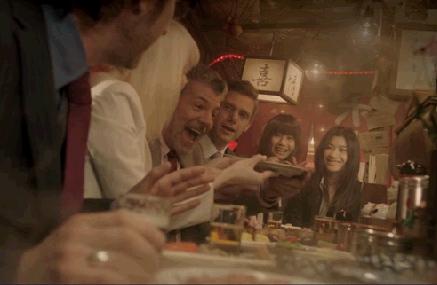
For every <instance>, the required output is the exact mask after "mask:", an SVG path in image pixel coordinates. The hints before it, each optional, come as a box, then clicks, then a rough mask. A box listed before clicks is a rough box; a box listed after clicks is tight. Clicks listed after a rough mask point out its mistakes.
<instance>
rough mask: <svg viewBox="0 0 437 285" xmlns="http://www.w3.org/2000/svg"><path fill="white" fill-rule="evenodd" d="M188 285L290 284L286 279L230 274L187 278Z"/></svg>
mask: <svg viewBox="0 0 437 285" xmlns="http://www.w3.org/2000/svg"><path fill="white" fill-rule="evenodd" d="M186 283H187V284H288V283H289V282H288V280H284V279H278V278H277V279H275V278H269V279H262V280H259V279H258V278H256V277H255V276H251V275H247V274H229V275H224V276H207V275H205V276H195V277H190V278H187V280H186Z"/></svg>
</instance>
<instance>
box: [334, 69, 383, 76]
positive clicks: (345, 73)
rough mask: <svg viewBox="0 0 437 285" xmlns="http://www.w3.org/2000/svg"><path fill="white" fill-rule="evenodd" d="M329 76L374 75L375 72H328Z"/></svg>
mask: <svg viewBox="0 0 437 285" xmlns="http://www.w3.org/2000/svg"><path fill="white" fill-rule="evenodd" d="M326 73H327V74H329V75H374V74H375V71H334V70H333V71H326Z"/></svg>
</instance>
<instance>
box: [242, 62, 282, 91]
mask: <svg viewBox="0 0 437 285" xmlns="http://www.w3.org/2000/svg"><path fill="white" fill-rule="evenodd" d="M286 63H287V62H286V61H285V60H281V59H269V58H266V59H263V58H246V61H245V63H244V71H243V76H242V79H244V80H248V81H250V82H251V83H252V85H253V86H254V87H255V88H256V89H257V90H258V91H259V92H260V93H265V94H275V95H280V93H281V91H282V86H283V81H284V74H285V68H286Z"/></svg>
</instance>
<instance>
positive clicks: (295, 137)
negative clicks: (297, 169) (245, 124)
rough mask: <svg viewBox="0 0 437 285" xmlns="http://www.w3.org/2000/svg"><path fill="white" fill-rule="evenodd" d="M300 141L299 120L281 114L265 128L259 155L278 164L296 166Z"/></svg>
mask: <svg viewBox="0 0 437 285" xmlns="http://www.w3.org/2000/svg"><path fill="white" fill-rule="evenodd" d="M299 139H300V126H299V123H298V122H297V120H296V119H295V118H294V117H293V116H292V115H289V114H279V115H277V116H275V117H273V118H272V119H271V120H270V121H268V123H267V124H266V126H265V127H264V131H263V133H262V135H261V139H260V143H259V153H260V154H262V155H266V156H267V157H268V158H269V159H270V160H273V161H276V162H280V163H286V164H296V163H297V162H296V158H295V155H296V153H297V151H298V146H299Z"/></svg>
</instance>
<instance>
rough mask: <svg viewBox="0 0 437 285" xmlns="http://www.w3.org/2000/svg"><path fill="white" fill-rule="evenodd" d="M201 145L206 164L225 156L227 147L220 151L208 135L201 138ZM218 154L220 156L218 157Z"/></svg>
mask: <svg viewBox="0 0 437 285" xmlns="http://www.w3.org/2000/svg"><path fill="white" fill-rule="evenodd" d="M199 145H200V147H201V148H202V153H203V157H204V159H205V161H206V162H208V161H210V160H212V159H214V158H219V157H223V156H224V155H225V151H226V147H225V148H223V149H222V150H218V149H217V148H216V146H215V145H214V143H213V142H212V140H211V138H210V137H209V136H208V135H204V136H202V137H201V138H200V140H199ZM217 153H218V154H219V156H216V155H217ZM214 156H216V157H214Z"/></svg>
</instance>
